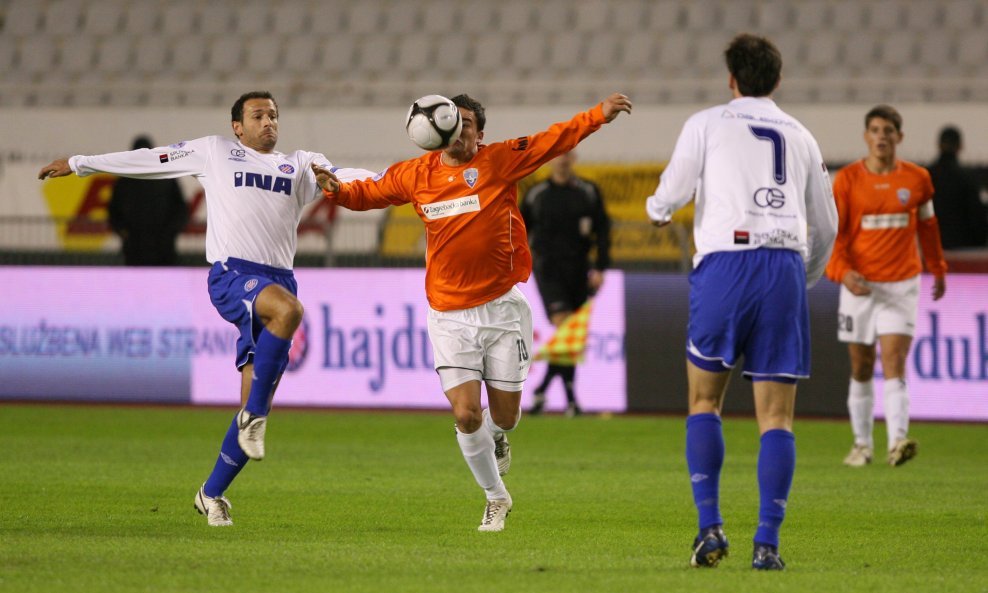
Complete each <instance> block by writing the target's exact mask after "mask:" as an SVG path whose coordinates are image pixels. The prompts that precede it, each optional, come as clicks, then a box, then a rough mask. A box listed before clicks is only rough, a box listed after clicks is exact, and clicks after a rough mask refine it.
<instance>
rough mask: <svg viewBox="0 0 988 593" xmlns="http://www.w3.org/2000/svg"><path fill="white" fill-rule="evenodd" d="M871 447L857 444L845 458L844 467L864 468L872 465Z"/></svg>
mask: <svg viewBox="0 0 988 593" xmlns="http://www.w3.org/2000/svg"><path fill="white" fill-rule="evenodd" d="M871 455H872V452H871V447H869V446H867V445H859V444H857V443H855V444H854V446H853V447H851V452H850V453H848V454H847V457H845V458H844V465H849V466H851V467H863V466H865V465H868V464H869V463H871Z"/></svg>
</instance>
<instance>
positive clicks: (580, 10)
mask: <svg viewBox="0 0 988 593" xmlns="http://www.w3.org/2000/svg"><path fill="white" fill-rule="evenodd" d="M610 7H611V4H610V3H609V2H607V0H587V1H585V2H579V3H577V5H576V7H575V9H574V12H575V14H574V23H573V25H574V27H575V28H576V30H577V31H580V32H583V33H592V34H593V35H594V36H597V35H601V34H604V33H605V32H606V31H607V29H608V23H609V21H610Z"/></svg>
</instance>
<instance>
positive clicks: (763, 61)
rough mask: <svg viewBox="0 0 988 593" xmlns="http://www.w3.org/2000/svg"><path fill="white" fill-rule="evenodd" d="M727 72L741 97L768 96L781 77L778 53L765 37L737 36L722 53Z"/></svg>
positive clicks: (746, 34) (780, 58)
mask: <svg viewBox="0 0 988 593" xmlns="http://www.w3.org/2000/svg"><path fill="white" fill-rule="evenodd" d="M724 59H725V60H726V61H727V70H728V71H729V72H730V73H731V75H732V76H734V80H735V81H737V83H738V91H739V92H740V93H741V94H742V95H744V96H745V97H765V96H768V95H771V94H772V91H774V90H775V87H776V86H778V85H779V79H780V78H781V77H782V54H780V53H779V49H778V48H777V47H775V45H774V44H773V43H772V42H771V41H769V40H768V39H766V38H765V37H759V36H757V35H752V34H750V33H741V34H740V35H738V36H737V37H735V38H734V39H732V40H731V44H730V45H728V46H727V49H726V50H724Z"/></svg>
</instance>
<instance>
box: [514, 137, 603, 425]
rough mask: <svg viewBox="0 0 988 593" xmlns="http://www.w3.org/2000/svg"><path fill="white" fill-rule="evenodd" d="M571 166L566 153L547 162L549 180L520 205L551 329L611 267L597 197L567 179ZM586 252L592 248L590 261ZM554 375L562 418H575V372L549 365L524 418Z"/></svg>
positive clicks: (592, 189)
mask: <svg viewBox="0 0 988 593" xmlns="http://www.w3.org/2000/svg"><path fill="white" fill-rule="evenodd" d="M575 161H576V155H575V154H574V153H572V152H569V153H566V154H563V155H561V156H559V157H557V158H556V159H555V160H553V161H552V162H550V163H549V167H550V169H551V171H552V174H551V175H550V177H549V179H547V180H545V181H543V182H541V183H538V184H536V185H534V186H532V188H531V189H529V190H528V192H527V193H526V194H525V198H524V199H523V200H522V203H521V214H522V217H524V219H525V227H526V228H527V229H528V241H529V245H530V247H531V248H532V260H533V270H534V272H535V281H536V282H537V283H538V286H539V294H540V295H541V296H542V304H543V305H544V306H545V312H546V315H547V316H548V318H549V321H550V322H551V323H552V325H553V326H555V327H559V325H560V324H561V323H562V322H563V321H564V320H565V319H566V317H568V316H569V315H571V314H572V313H573V312H574V311H576V310H577V309H578V308H579V307H580V306H581V305H582V304H583V303H584V302H586V300H587V298H588V297H591V296H593V295H594V294H596V292H597V290H598V289H600V286H601V285H602V284H603V283H604V270H606V269H607V268H608V266H610V263H611V256H610V248H611V219H610V218H609V217H608V216H607V212H606V211H605V210H604V200H603V196H601V193H600V189H598V187H597V186H596V185H595V184H593V183H591V182H590V181H587V180H586V179H581V178H580V177H577V176H576V175H575V174H574V173H573V163H574V162H575ZM591 247H596V249H595V252H596V253H595V257H594V258H593V261H591V260H590V250H591ZM556 375H559V376H560V377H562V378H563V386H564V387H565V389H566V399H567V402H568V405H567V408H566V415H567V416H570V417H572V416H577V415H579V414H580V413H581V411H580V406H579V405H578V404H577V403H576V393H575V392H574V390H573V382H574V380H575V378H576V367H575V366H572V365H557V364H551V363H550V364H549V369H548V370H547V371H546V374H545V378H544V379H543V380H542V383H541V384H540V385H539V386H538V387H537V388H536V389H535V404H534V406H533V407H532V409H531V410H530V411H529V414H539V413H541V412H542V408H543V407H544V406H545V390H546V389H547V388H548V387H549V383H550V382H551V381H552V379H553V377H555V376H556Z"/></svg>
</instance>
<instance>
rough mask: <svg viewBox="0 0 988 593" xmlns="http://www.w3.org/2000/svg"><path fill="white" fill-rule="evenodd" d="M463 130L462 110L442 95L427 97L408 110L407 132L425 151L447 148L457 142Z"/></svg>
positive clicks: (413, 104)
mask: <svg viewBox="0 0 988 593" xmlns="http://www.w3.org/2000/svg"><path fill="white" fill-rule="evenodd" d="M462 130H463V120H462V119H461V118H460V110H459V109H457V108H456V105H455V104H454V103H453V102H452V101H450V100H449V99H447V98H446V97H443V96H442V95H426V96H424V97H422V98H420V99H419V100H417V101H415V102H414V103H412V106H411V107H409V108H408V117H407V118H406V119H405V131H406V132H408V137H409V138H411V139H412V142H414V143H415V145H416V146H418V147H419V148H421V149H423V150H439V149H441V148H446V147H447V146H449V145H450V144H452V143H454V142H456V139H457V138H459V137H460V131H462Z"/></svg>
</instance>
